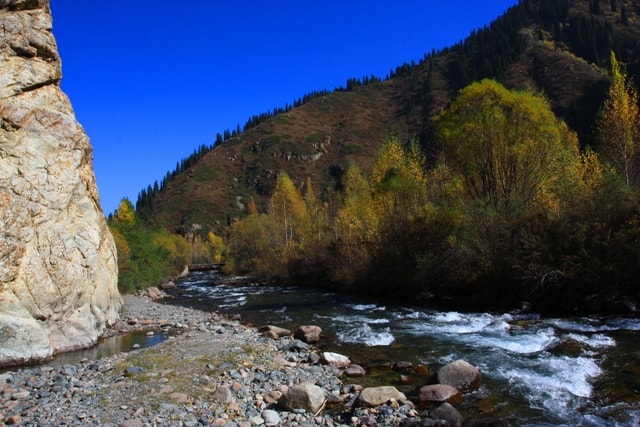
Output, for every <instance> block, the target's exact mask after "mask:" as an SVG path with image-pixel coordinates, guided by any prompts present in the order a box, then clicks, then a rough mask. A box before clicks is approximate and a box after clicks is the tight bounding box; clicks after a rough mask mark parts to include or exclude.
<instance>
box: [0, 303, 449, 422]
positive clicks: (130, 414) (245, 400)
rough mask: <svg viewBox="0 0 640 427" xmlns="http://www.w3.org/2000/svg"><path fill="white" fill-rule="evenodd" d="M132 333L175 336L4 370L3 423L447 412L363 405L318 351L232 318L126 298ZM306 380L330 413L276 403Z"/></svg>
mask: <svg viewBox="0 0 640 427" xmlns="http://www.w3.org/2000/svg"><path fill="white" fill-rule="evenodd" d="M132 330H148V331H149V333H150V334H151V333H158V332H160V331H163V330H164V331H165V332H166V331H170V333H171V337H170V338H169V339H168V340H166V341H164V342H162V343H160V344H158V345H156V346H153V347H149V348H146V349H140V350H136V351H132V352H130V353H121V354H117V355H114V356H110V357H105V358H101V359H99V360H83V361H80V362H79V363H74V364H64V365H52V364H48V365H40V366H34V367H25V368H22V369H14V370H8V371H5V372H3V373H1V374H0V426H1V425H3V424H4V425H28V426H49V425H50V426H54V425H103V426H105V425H106V426H124V427H127V426H152V425H153V426H155V425H162V426H165V425H166V426H208V425H219V426H226V427H234V426H240V427H249V426H252V425H309V426H311V425H326V426H334V425H373V424H377V425H407V426H409V425H430V424H431V423H436V422H437V421H436V420H434V418H436V419H440V418H441V417H445V415H441V416H434V414H436V413H437V412H435V411H420V410H419V409H417V408H415V406H414V404H413V403H412V402H410V401H408V400H403V399H399V400H392V401H391V402H392V404H387V403H383V404H381V405H376V406H374V407H360V405H358V404H356V401H357V398H358V394H359V392H360V391H361V390H362V388H361V387H358V386H357V384H356V382H357V381H354V378H349V377H345V376H344V374H343V370H341V369H339V368H337V367H334V366H330V365H327V364H322V363H319V358H318V357H317V350H315V349H314V348H313V347H310V346H307V345H306V344H304V343H302V342H301V341H299V340H296V339H294V338H293V337H292V336H290V335H287V336H284V337H281V338H279V339H273V338H269V337H266V336H264V335H263V334H262V333H260V332H258V331H257V330H256V329H253V328H248V327H245V326H242V325H241V324H240V323H239V321H238V320H236V319H234V318H231V317H229V316H222V315H220V314H217V313H210V312H204V311H200V310H197V309H190V308H185V307H179V306H173V305H168V304H163V303H162V302H156V301H153V300H151V299H150V298H148V297H147V296H134V295H126V296H125V305H124V309H123V313H122V316H121V321H120V322H118V324H116V325H115V326H114V328H113V329H112V330H111V331H110V332H109V333H110V334H119V333H123V332H129V331H132ZM314 355H315V356H314ZM303 383H313V384H315V385H317V386H319V387H320V388H321V389H322V391H323V393H324V395H325V396H327V397H328V401H329V404H327V406H326V408H325V409H324V410H323V411H320V412H319V413H317V414H312V413H309V412H308V411H307V412H305V411H300V410H297V409H291V410H287V409H282V408H281V407H278V406H277V401H278V399H279V398H280V396H281V395H282V394H286V393H287V392H288V390H290V389H291V388H294V386H295V385H297V384H303ZM439 417H440V418H439Z"/></svg>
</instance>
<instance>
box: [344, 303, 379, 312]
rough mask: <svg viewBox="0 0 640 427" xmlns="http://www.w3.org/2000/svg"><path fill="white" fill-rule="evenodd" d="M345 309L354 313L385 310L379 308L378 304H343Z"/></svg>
mask: <svg viewBox="0 0 640 427" xmlns="http://www.w3.org/2000/svg"><path fill="white" fill-rule="evenodd" d="M345 307H349V308H350V309H352V310H356V311H376V310H377V311H383V310H386V307H385V306H380V305H378V304H345Z"/></svg>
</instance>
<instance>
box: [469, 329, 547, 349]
mask: <svg viewBox="0 0 640 427" xmlns="http://www.w3.org/2000/svg"><path fill="white" fill-rule="evenodd" d="M556 341H557V338H556V336H555V332H554V331H553V329H552V328H547V329H541V330H539V331H538V332H536V333H535V334H518V335H515V334H502V335H499V336H488V337H478V339H477V340H474V343H475V344H476V345H481V346H484V347H491V348H500V349H503V350H508V351H510V352H513V353H518V354H532V353H539V352H541V351H543V350H546V349H547V348H549V347H550V346H551V345H552V344H554V343H555V342H556Z"/></svg>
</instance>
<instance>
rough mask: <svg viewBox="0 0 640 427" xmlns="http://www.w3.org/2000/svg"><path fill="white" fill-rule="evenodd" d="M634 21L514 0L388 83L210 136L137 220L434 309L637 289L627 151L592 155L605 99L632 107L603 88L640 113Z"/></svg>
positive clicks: (628, 14)
mask: <svg viewBox="0 0 640 427" xmlns="http://www.w3.org/2000/svg"><path fill="white" fill-rule="evenodd" d="M639 13H640V5H637V4H636V3H635V2H632V1H628V0H627V1H623V0H610V1H604V0H601V1H597V0H523V1H521V2H520V3H519V4H518V5H517V6H514V7H512V8H511V9H509V10H508V11H507V12H506V13H505V14H504V15H503V16H501V17H499V18H497V19H496V20H495V21H494V22H493V23H492V24H491V25H489V26H487V27H485V28H481V29H477V30H475V31H473V32H472V33H471V34H470V35H469V37H468V38H467V39H465V40H464V41H461V42H460V43H458V44H456V45H454V46H451V47H449V48H446V49H443V50H441V51H430V52H427V53H426V54H425V55H424V57H423V58H421V59H419V60H417V61H411V62H408V63H405V64H402V65H400V66H397V67H395V68H394V69H392V70H391V71H390V72H389V75H387V76H385V77H384V78H379V77H376V76H368V77H363V78H358V79H348V80H347V81H346V84H345V86H344V87H341V88H336V89H335V90H333V91H323V92H316V93H311V94H308V95H305V96H303V97H301V98H300V99H298V100H294V101H293V102H292V105H286V106H283V107H281V108H276V109H274V111H272V112H268V113H264V114H259V115H256V116H253V117H251V118H249V119H248V120H247V122H246V124H245V125H244V127H242V128H241V127H240V126H237V127H236V128H235V129H234V130H232V131H229V130H227V131H224V132H222V133H221V134H218V135H217V136H215V138H212V139H214V141H215V143H213V144H212V145H211V146H203V147H200V148H198V149H196V150H195V151H194V154H193V155H192V156H191V157H189V158H187V159H184V160H182V161H181V162H179V163H178V164H177V166H176V169H175V170H174V171H172V172H169V173H167V175H166V176H165V177H164V178H163V179H162V181H161V182H159V183H158V182H157V183H154V184H153V185H150V186H149V187H148V188H147V189H144V190H142V191H141V193H140V197H139V198H138V201H137V203H136V216H137V218H138V220H139V221H141V222H142V223H144V224H146V226H148V227H159V228H164V229H167V230H169V231H171V232H177V233H179V234H181V235H183V236H190V238H191V239H192V240H193V239H194V236H199V237H200V239H202V240H203V241H204V240H206V238H207V235H208V234H209V233H210V232H212V235H213V236H223V237H224V240H225V242H226V244H227V245H228V248H229V250H230V254H231V256H230V258H229V260H230V261H231V262H230V264H229V265H230V268H231V267H233V268H235V270H236V271H238V272H243V273H249V274H260V275H262V276H263V277H264V278H266V279H278V280H284V281H298V282H300V281H307V282H308V281H310V280H311V279H313V281H315V282H317V283H319V284H325V285H326V284H330V285H331V286H336V287H342V288H344V289H349V290H357V291H367V292H385V293H390V292H391V290H393V292H394V293H397V294H401V295H406V294H411V295H418V296H421V297H423V298H431V299H432V300H433V299H438V300H440V301H445V300H448V299H449V298H455V297H456V296H457V295H460V294H467V295H470V294H473V295H478V296H486V297H487V298H488V299H493V298H494V297H495V295H497V294H500V295H501V299H500V300H501V302H504V303H505V304H517V303H519V302H520V301H526V302H527V304H529V303H531V302H534V303H537V302H540V301H545V300H548V299H549V296H550V295H553V297H554V298H555V301H556V303H558V304H559V302H560V301H561V300H562V299H563V298H565V297H567V296H571V298H573V297H574V296H575V295H578V294H581V296H582V299H581V301H580V303H578V302H576V305H577V306H582V307H584V306H588V305H589V304H593V303H594V301H596V300H597V299H598V298H599V296H598V295H602V293H603V292H604V293H605V294H610V295H611V300H612V302H611V304H610V305H609V306H612V305H615V304H620V301H622V300H623V299H624V298H626V296H632V297H633V298H635V297H636V293H637V292H636V291H635V289H634V288H633V286H631V282H632V278H633V277H635V276H634V274H635V273H636V272H637V269H638V267H639V266H640V265H639V264H640V254H639V253H638V252H639V249H638V244H637V242H638V236H639V234H638V233H639V232H640V230H639V229H638V227H637V223H638V219H637V194H636V193H637V188H636V179H637V177H636V176H634V175H633V173H631V172H630V171H632V170H633V167H634V166H633V164H634V162H635V161H636V151H634V150H635V145H633V144H630V145H628V147H627V146H625V147H623V148H624V149H623V151H624V152H625V154H624V155H623V157H624V158H623V159H622V160H621V159H620V158H619V155H618V154H616V153H614V151H616V150H614V149H613V148H611V147H609V149H607V148H606V145H607V142H606V141H605V140H607V138H608V137H611V136H612V135H614V133H615V132H613V130H612V129H614V128H616V126H617V125H619V123H618V122H617V121H616V120H613V121H611V120H612V119H611V120H610V121H609V123H608V124H606V126H612V127H609V128H607V127H606V126H605V122H606V121H605V120H604V117H606V114H604V113H603V111H604V110H605V106H606V105H607V104H606V103H607V102H609V106H610V107H611V108H613V110H611V111H614V112H610V113H609V114H610V116H612V117H616V118H620V117H623V116H624V117H627V116H629V115H627V116H625V115H624V114H621V113H620V111H619V110H615V108H619V105H617V104H615V102H613V101H612V96H614V95H612V94H613V93H617V94H618V95H615V96H617V97H618V98H621V97H623V95H621V93H622V94H624V96H627V98H625V99H627V100H629V99H630V100H631V101H632V102H631V104H633V103H635V105H636V107H637V96H636V95H635V92H634V91H633V88H632V86H631V83H633V82H635V83H636V87H637V83H639V76H640V21H639V18H638V15H639ZM425 49H428V47H425ZM618 61H619V62H618ZM616 73H617V75H618V76H620V79H618V80H622V81H623V84H622V86H618V92H615V91H613V88H614V86H615V85H614V84H612V83H615V82H616V79H615V78H613V79H612V77H611V76H614V77H615V76H616ZM483 79H490V80H483ZM474 82H476V83H475V84H474ZM480 82H481V83H480ZM620 88H622V89H620ZM620 91H621V92H620ZM615 96H614V98H615ZM614 104H615V105H614ZM465 105H476V110H465V109H464V108H463V107H464V106H465ZM626 105H628V104H626ZM614 107H615V108H614ZM520 108H522V110H520ZM599 111H600V112H601V113H600V114H599ZM478 112H484V114H485V115H481V116H476V114H477V113H478ZM625 114H626V113H625ZM629 114H630V116H631V117H632V116H633V111H631V112H630V113H629ZM487 120H488V121H489V122H486V121H487ZM505 120H506V121H505ZM483 121H485V122H483ZM513 121H515V123H516V124H517V123H521V124H522V129H519V128H518V127H517V126H516V125H515V124H514V122H513ZM487 125H488V126H487ZM514 126H515V127H514ZM461 129H463V130H464V129H466V131H461ZM603 129H608V130H607V131H606V132H605V131H603ZM634 129H635V130H633V131H632V132H631V133H633V136H632V138H631V139H634V138H635V139H636V143H637V142H638V140H637V137H638V135H637V134H635V133H634V132H637V126H635V128H634ZM500 132H502V133H500ZM627 133H628V132H627ZM621 134H625V132H624V131H621ZM625 135H626V134H625ZM469 138H472V139H473V138H475V143H476V144H478V145H475V146H474V145H465V141H466V142H469V141H468V139H469ZM623 139H624V138H623ZM609 140H612V138H609ZM500 141H502V143H503V145H500ZM483 144H484V145H483ZM532 144H534V145H532ZM545 144H546V145H545ZM478 147H482V148H481V149H478ZM500 147H502V148H500ZM496 150H498V151H496ZM617 151H618V152H619V151H620V150H617ZM487 155H490V156H489V157H486V156H487ZM496 156H497V157H496ZM499 156H502V157H499ZM473 159H475V160H478V159H485V160H483V161H485V162H486V164H491V165H493V167H485V166H482V167H479V166H478V164H476V163H473V162H471V163H469V162H470V161H471V160H473ZM500 159H502V160H500ZM621 162H622V163H621ZM523 165H529V166H532V167H533V165H538V167H537V168H533V169H526V168H525V169H522V170H521V169H519V168H521V167H523ZM621 165H622V166H621ZM625 168H626V169H625ZM625 171H626V172H625ZM634 173H635V172H634ZM251 242H253V243H251ZM603 282H608V283H609V284H610V286H611V287H609V288H607V289H603V288H601V287H600V286H601V284H602V283H603ZM396 284H401V286H396ZM612 288H615V292H609V291H611V290H612ZM470 290H472V291H473V292H471V293H469V291H470ZM623 297H624V298H623ZM480 300H481V299H478V300H477V301H480ZM614 300H615V301H614ZM560 305H562V304H560Z"/></svg>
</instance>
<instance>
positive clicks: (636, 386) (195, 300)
mask: <svg viewBox="0 0 640 427" xmlns="http://www.w3.org/2000/svg"><path fill="white" fill-rule="evenodd" d="M176 284H177V285H178V287H177V289H176V290H174V291H173V292H172V295H173V296H174V298H173V299H172V301H173V302H172V303H173V304H179V305H185V306H191V307H195V308H199V309H204V310H210V311H218V312H220V313H223V314H240V315H241V317H242V322H243V323H246V324H250V325H254V326H261V325H265V324H272V325H276V326H281V327H285V328H288V329H293V330H295V328H296V327H297V326H299V325H317V326H320V327H321V328H322V330H323V333H324V334H326V336H327V338H326V339H325V341H323V342H322V343H321V344H320V346H322V347H323V348H324V349H325V350H327V351H335V352H338V353H341V354H345V355H347V356H349V357H350V359H351V360H352V361H353V362H354V363H358V364H359V365H361V366H364V367H365V368H366V369H367V375H366V376H365V377H363V378H358V381H357V382H358V383H359V384H362V385H364V386H376V385H393V386H395V387H396V388H398V389H399V390H401V391H403V392H405V394H407V396H408V397H410V398H417V393H418V390H419V389H420V387H422V386H424V385H426V384H427V383H428V380H429V377H430V376H431V375H432V374H433V373H434V372H435V371H436V370H437V369H438V368H439V367H441V366H443V365H445V364H447V363H449V362H452V361H455V360H458V359H464V360H466V361H468V362H469V363H471V364H473V365H475V366H476V367H478V369H479V370H480V371H481V373H482V386H481V387H480V389H479V390H477V391H475V392H472V393H468V394H466V395H465V398H464V401H463V403H462V404H461V405H459V407H458V409H459V410H460V412H461V413H462V414H463V415H467V416H469V417H470V418H474V416H475V418H477V417H479V416H482V417H496V418H499V419H501V420H502V421H503V422H504V423H505V425H518V426H526V425H529V426H545V425H549V426H551V425H581V426H618V425H619V426H627V425H640V340H639V337H640V320H639V319H636V318H622V317H595V316H593V317H566V318H545V317H541V316H538V315H536V314H531V313H461V312H453V311H452V312H443V311H435V310H430V309H428V308H424V307H418V306H411V304H407V305H402V306H398V305H395V304H390V303H385V302H381V301H376V300H373V299H367V298H364V297H355V296H353V295H344V294H338V293H332V292H324V291H320V290H311V289H306V288H298V287H282V286H274V285H260V286H257V285H252V284H250V283H248V282H247V281H245V280H241V279H238V280H232V279H230V278H228V277H224V276H223V275H221V273H219V272H215V271H214V272H197V273H192V274H190V275H188V276H186V277H184V278H182V279H181V280H180V281H178V282H176ZM398 362H402V363H400V364H398ZM403 364H404V365H405V366H406V367H407V368H406V369H405V370H404V371H400V372H399V371H398V370H397V369H392V367H393V366H395V367H396V368H397V367H398V366H402V365H403Z"/></svg>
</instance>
